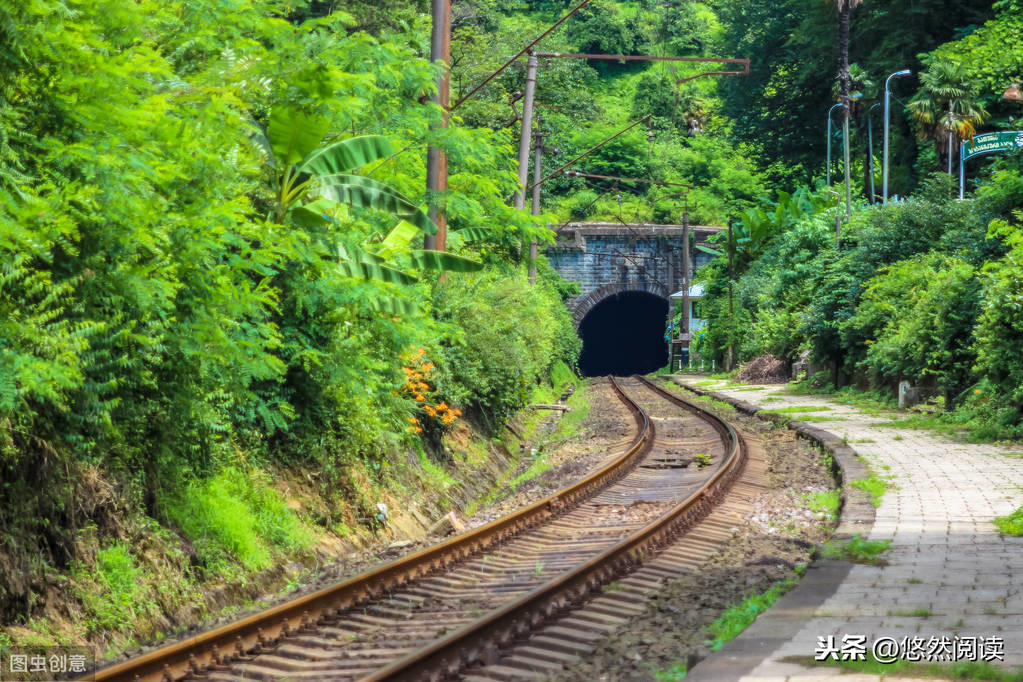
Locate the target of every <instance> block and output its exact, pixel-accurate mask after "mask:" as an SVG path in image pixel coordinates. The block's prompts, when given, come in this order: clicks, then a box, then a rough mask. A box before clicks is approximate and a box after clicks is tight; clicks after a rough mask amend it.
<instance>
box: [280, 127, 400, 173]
mask: <svg viewBox="0 0 1023 682" xmlns="http://www.w3.org/2000/svg"><path fill="white" fill-rule="evenodd" d="M321 139H322V138H321ZM310 151H311V152H312V153H309V152H307V154H309V155H308V156H307V157H305V160H304V161H303V162H302V165H301V166H299V170H300V171H302V172H303V173H309V174H310V175H331V174H334V173H347V172H348V171H351V170H355V169H356V168H360V167H362V166H365V165H366V164H367V163H372V162H373V161H377V160H379V159H382V158H385V157H387V156H390V154H391V152H392V148H391V143H390V142H388V141H387V138H386V137H383V136H382V135H362V136H360V137H350V138H348V139H347V140H340V141H338V142H334V143H332V144H328V145H327V146H325V147H320V148H319V149H317V150H316V151H312V149H310Z"/></svg>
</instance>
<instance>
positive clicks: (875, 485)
mask: <svg viewBox="0 0 1023 682" xmlns="http://www.w3.org/2000/svg"><path fill="white" fill-rule="evenodd" d="M849 485H851V486H855V487H857V488H859V489H860V490H862V491H863V492H865V493H867V494H868V495H869V496H870V503H871V504H872V505H874V506H875V507H880V506H881V498H882V497H884V494H885V492H887V490H888V481H886V480H885V479H883V478H879V477H878V476H877V475H875V474H873V473H871V474H870V477H869V478H857V479H854V480H852V481H849Z"/></svg>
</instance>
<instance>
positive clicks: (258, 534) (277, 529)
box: [160, 467, 312, 572]
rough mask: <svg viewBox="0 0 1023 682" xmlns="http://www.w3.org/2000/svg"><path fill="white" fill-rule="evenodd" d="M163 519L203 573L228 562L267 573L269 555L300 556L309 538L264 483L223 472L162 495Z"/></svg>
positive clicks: (252, 476) (238, 472) (233, 471)
mask: <svg viewBox="0 0 1023 682" xmlns="http://www.w3.org/2000/svg"><path fill="white" fill-rule="evenodd" d="M164 495H165V497H164V499H163V500H162V501H161V504H160V506H161V507H162V509H163V512H164V514H165V515H166V516H167V517H168V518H169V519H170V520H171V521H172V522H173V523H174V524H175V526H177V527H178V528H179V529H180V530H181V532H182V533H183V534H184V536H185V537H186V538H188V539H189V540H190V541H191V542H192V543H193V544H194V545H195V549H196V552H197V553H198V555H199V558H200V560H201V561H202V562H203V564H204V566H205V567H206V569H207V570H209V571H212V572H216V571H218V570H223V569H224V568H225V567H226V566H227V565H229V563H230V560H231V559H236V560H237V561H239V562H241V563H242V564H244V565H245V566H246V567H248V568H250V569H258V568H266V567H267V566H269V564H270V560H271V557H272V552H273V550H280V551H283V552H288V553H295V552H300V551H301V550H303V549H305V548H306V547H308V546H309V544H310V542H311V540H312V538H311V535H310V534H309V532H308V531H307V530H306V529H305V528H303V526H302V524H301V522H300V521H299V520H298V519H297V518H296V517H295V515H294V513H293V512H292V511H291V510H290V509H288V508H287V506H286V505H285V502H284V500H283V499H282V498H281V496H280V494H279V493H277V492H276V491H274V490H273V488H271V487H270V486H269V484H268V483H267V482H266V481H265V480H261V479H260V478H257V477H255V474H247V473H245V472H244V471H242V470H240V469H237V468H233V467H226V468H224V469H222V470H221V471H219V472H218V473H217V474H216V475H215V476H212V477H210V478H207V479H204V480H201V481H199V480H196V481H191V482H189V483H187V484H185V485H184V486H183V487H182V489H181V490H180V491H178V492H177V493H164Z"/></svg>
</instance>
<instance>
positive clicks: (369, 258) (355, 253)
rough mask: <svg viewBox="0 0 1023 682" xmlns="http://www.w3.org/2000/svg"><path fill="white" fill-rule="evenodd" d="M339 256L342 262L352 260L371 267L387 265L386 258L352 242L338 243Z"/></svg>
mask: <svg viewBox="0 0 1023 682" xmlns="http://www.w3.org/2000/svg"><path fill="white" fill-rule="evenodd" d="M337 255H338V258H340V259H342V260H350V261H355V262H357V263H368V264H370V265H384V264H386V263H387V261H386V260H385V259H384V258H382V257H380V256H378V255H377V254H375V253H373V252H372V251H367V250H366V249H364V248H362V247H361V246H359V245H357V244H352V243H351V242H338V243H337Z"/></svg>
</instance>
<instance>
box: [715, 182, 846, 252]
mask: <svg viewBox="0 0 1023 682" xmlns="http://www.w3.org/2000/svg"><path fill="white" fill-rule="evenodd" d="M831 205H832V203H831V201H830V200H829V199H828V197H827V196H826V195H824V194H814V193H813V192H811V191H810V188H809V187H806V186H803V187H800V188H799V189H797V190H796V191H795V192H793V193H792V194H789V193H788V192H784V191H781V190H778V200H777V201H771V200H769V199H766V198H765V199H763V200H761V206H759V207H756V208H750V209H747V210H746V211H744V212H743V213H742V214H741V219H740V220H739V221H737V222H735V223H733V225H732V243H731V244H726V248H727V249H730V250H731V252H732V255H733V256H734V257H735V258H737V260H738V266H739V267H740V268H741V267H742V265H744V264H746V263H749V262H751V261H753V260H754V259H756V258H757V256H759V255H760V253H762V252H763V250H764V249H765V248H766V247H767V245H768V244H770V243H771V241H772V240H773V239H774V238H775V237H776V236H777V235H778V234H780V233H781V232H783V231H784V230H786V229H788V228H789V227H791V226H792V225H795V224H796V223H797V222H799V220H800V219H802V218H803V217H804V216H808V215H814V214H816V213H818V212H819V211H822V210H824V209H826V208H828V207H829V206H831ZM711 239H712V240H713V241H714V242H715V243H721V242H722V241H726V242H727V239H728V234H727V233H725V232H721V233H719V234H717V235H715V236H714V237H712V238H711ZM696 248H697V249H698V250H700V251H703V252H705V253H709V254H711V255H714V256H722V255H724V254H725V253H727V251H725V250H723V249H717V248H712V247H708V246H703V245H697V246H696Z"/></svg>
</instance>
